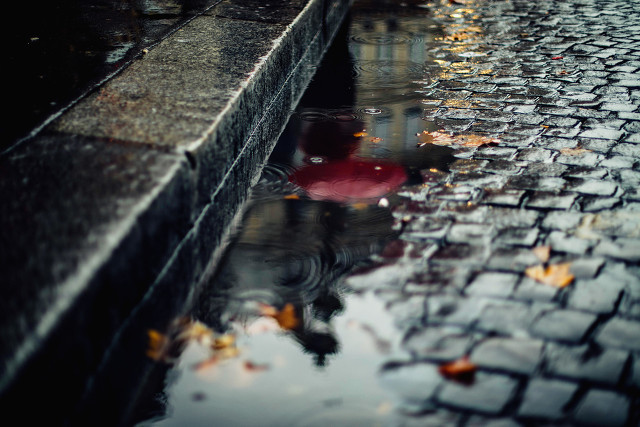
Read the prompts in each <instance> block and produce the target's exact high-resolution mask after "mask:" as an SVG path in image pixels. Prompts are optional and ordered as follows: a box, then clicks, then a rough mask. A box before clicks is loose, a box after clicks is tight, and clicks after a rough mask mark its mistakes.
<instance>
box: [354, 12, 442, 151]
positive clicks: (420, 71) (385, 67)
mask: <svg viewBox="0 0 640 427" xmlns="http://www.w3.org/2000/svg"><path fill="white" fill-rule="evenodd" d="M396 4H397V3H396ZM390 7H391V6H390ZM390 16H391V18H390ZM436 34H437V26H436V24H435V23H434V22H433V21H432V20H430V19H429V18H428V17H427V10H426V9H422V8H419V7H410V6H407V7H398V6H396V7H394V8H393V13H392V14H391V15H390V14H389V13H388V11H385V13H384V14H381V13H380V9H379V8H377V9H373V8H372V9H371V12H369V10H368V9H367V8H366V2H364V3H363V4H362V7H359V4H356V5H355V6H354V9H353V22H352V24H351V44H350V47H349V49H350V52H351V54H352V55H353V57H354V59H355V61H356V70H357V81H356V88H357V90H356V108H358V109H359V110H360V111H361V113H362V116H363V118H364V120H365V128H366V129H367V132H368V134H369V136H370V137H378V138H382V139H383V141H381V142H379V143H376V144H363V145H362V147H361V150H360V153H359V154H361V155H365V156H374V157H378V156H384V157H388V156H391V157H394V155H393V153H398V152H401V151H405V150H407V149H409V148H411V149H415V143H416V138H415V134H416V133H418V132H421V131H422V130H424V129H425V123H424V122H423V121H422V120H421V119H420V116H421V113H422V108H421V107H420V105H419V102H418V101H419V99H420V98H421V97H422V95H421V94H420V93H419V92H418V91H420V90H422V89H424V86H425V84H426V83H425V78H426V76H425V63H426V61H427V52H426V45H427V44H428V43H429V42H430V41H432V40H433V38H434V36H435V35H436Z"/></svg>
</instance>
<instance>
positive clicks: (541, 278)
mask: <svg viewBox="0 0 640 427" xmlns="http://www.w3.org/2000/svg"><path fill="white" fill-rule="evenodd" d="M570 269H571V263H569V262H565V263H561V264H553V265H550V266H548V267H547V268H545V267H544V266H543V265H542V264H539V265H536V266H533V267H529V268H527V269H526V270H525V272H524V274H525V275H527V277H530V278H531V279H533V280H535V281H537V282H540V283H544V284H545V285H549V286H555V287H557V288H564V287H565V286H567V285H569V284H570V283H571V282H573V279H574V278H575V276H574V275H573V274H571V271H570Z"/></svg>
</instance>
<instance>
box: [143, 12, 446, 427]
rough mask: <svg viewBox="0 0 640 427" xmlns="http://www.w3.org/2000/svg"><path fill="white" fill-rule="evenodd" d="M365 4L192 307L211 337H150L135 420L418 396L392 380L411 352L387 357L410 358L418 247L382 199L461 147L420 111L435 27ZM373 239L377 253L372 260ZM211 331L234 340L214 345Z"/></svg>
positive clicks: (365, 414)
mask: <svg viewBox="0 0 640 427" xmlns="http://www.w3.org/2000/svg"><path fill="white" fill-rule="evenodd" d="M367 4H368V3H367V2H363V3H356V4H355V5H354V7H353V9H352V17H351V21H350V25H349V33H348V34H345V35H343V38H342V40H338V41H337V42H336V43H334V46H332V48H331V50H330V51H329V52H328V53H327V55H326V57H325V59H324V60H323V63H322V64H321V65H320V67H319V68H318V73H317V75H316V76H315V77H314V79H313V82H312V83H311V85H310V86H309V88H308V90H307V92H306V93H305V95H304V96H303V99H302V100H301V102H300V105H299V107H298V108H297V109H296V111H295V112H293V113H292V115H291V119H290V121H289V124H288V125H287V128H286V129H285V131H284V132H283V134H282V136H281V138H280V140H279V142H278V145H277V146H276V148H275V150H274V152H273V154H272V156H271V158H270V162H269V164H268V165H267V167H266V168H265V170H264V173H263V176H262V178H261V180H260V182H259V183H258V184H257V186H256V187H255V188H254V189H253V194H252V200H251V201H250V203H249V205H248V209H247V211H246V214H245V218H244V221H243V225H242V226H241V229H240V230H239V233H238V235H237V236H236V238H235V240H234V242H233V243H232V245H231V247H230V249H229V250H228V252H227V254H226V255H225V257H224V259H223V260H222V262H221V265H220V267H219V269H218V271H217V272H216V274H215V277H214V278H213V279H212V280H211V283H209V284H208V286H207V288H206V289H205V291H204V292H203V295H202V296H201V298H199V301H198V302H197V304H196V306H195V307H194V309H193V311H192V313H191V319H194V320H192V321H191V322H197V323H196V324H197V325H200V326H198V328H200V329H199V330H201V331H202V330H203V329H202V328H204V330H205V331H206V332H205V335H207V336H209V337H210V338H209V339H208V341H207V340H204V341H206V342H203V340H201V339H197V338H195V339H193V338H194V337H193V336H191V338H192V339H190V340H186V341H184V342H181V343H180V346H179V350H180V351H177V352H176V354H172V355H171V357H170V358H167V355H166V354H161V352H160V350H158V349H156V350H155V351H153V352H152V356H153V357H156V358H158V359H160V363H167V362H168V363H169V365H168V366H169V369H168V372H167V374H166V376H165V377H164V384H163V386H162V388H161V389H158V390H156V398H155V400H154V402H152V403H151V404H150V403H149V402H147V403H146V405H145V404H144V403H142V404H140V405H138V406H139V407H140V408H142V407H146V408H147V409H146V412H145V410H144V409H140V410H139V411H138V417H137V419H139V420H144V421H143V422H142V423H141V425H154V426H156V425H158V426H171V425H190V426H197V425H210V424H211V423H212V422H215V423H216V424H220V425H244V426H246V425H265V426H269V425H273V426H280V425H291V426H315V425H323V426H324V425H327V424H328V423H335V424H338V425H371V426H375V425H389V424H390V423H392V420H393V419H394V418H395V417H396V416H398V413H399V411H400V412H401V410H402V408H404V410H409V411H410V412H411V411H420V410H421V406H420V405H421V402H418V401H414V400H411V399H413V398H409V396H408V394H407V393H409V391H407V390H408V389H405V388H403V386H400V385H398V381H400V382H402V381H404V380H402V378H404V377H405V376H407V375H408V376H409V377H411V376H412V374H411V372H412V369H413V367H411V366H408V367H406V369H405V368H404V367H403V369H399V366H400V365H397V364H395V363H396V362H393V361H394V360H396V361H397V360H402V359H407V357H408V355H407V354H404V353H403V352H402V351H401V350H400V349H399V341H400V339H401V338H402V336H403V331H406V329H407V328H410V327H411V326H412V324H414V323H419V322H420V321H421V319H422V316H423V310H424V301H423V298H422V297H421V298H417V299H412V298H404V297H402V293H401V289H400V288H398V284H399V283H403V280H399V279H398V278H406V277H405V276H407V275H408V274H412V271H413V270H411V267H409V266H405V264H403V260H404V258H405V257H406V258H407V260H408V259H414V260H415V259H419V258H420V257H421V256H422V254H423V253H424V252H425V250H426V248H424V247H414V246H415V245H417V244H414V243H408V242H404V241H400V240H397V237H398V235H399V233H400V230H401V228H402V226H403V225H402V222H401V221H400V220H398V218H397V215H394V214H392V211H391V208H390V206H396V207H397V206H398V203H396V202H395V201H394V200H396V201H397V199H398V198H399V197H402V196H400V195H399V193H401V192H402V189H403V188H406V186H413V187H420V186H422V185H423V184H426V183H428V182H430V180H432V179H439V178H438V177H439V176H440V175H443V174H444V173H445V172H447V171H448V168H449V165H450V164H451V163H452V162H453V161H454V160H455V159H456V158H455V157H454V156H453V154H454V150H455V147H451V146H449V145H451V144H444V143H442V144H440V145H438V144H435V143H432V141H431V140H429V141H425V136H424V135H426V134H428V133H429V132H436V131H437V130H438V129H437V128H436V127H435V124H434V123H433V122H428V121H425V120H423V117H422V116H423V105H422V104H421V101H422V100H423V98H424V95H423V93H422V91H423V90H424V89H425V88H426V87H427V86H428V85H429V84H430V81H429V79H428V68H429V67H432V66H436V65H437V64H436V62H433V61H431V60H430V59H429V58H428V57H427V56H426V47H425V46H426V44H427V43H429V41H430V40H433V39H434V37H442V35H441V34H440V35H438V34H439V33H438V31H439V30H438V28H437V26H436V25H435V24H434V23H433V21H431V20H430V19H429V17H428V10H427V9H426V8H423V7H419V6H420V4H419V3H415V5H414V6H411V4H412V3H409V5H407V4H404V5H405V6H395V7H390V8H382V9H381V7H380V5H378V4H376V6H375V7H374V8H373V9H369V8H368V7H367ZM432 139H433V138H432ZM441 139H442V138H441ZM390 200H391V202H390ZM383 250H384V251H383ZM375 254H381V256H379V257H378V260H377V261H376V264H375V266H377V267H379V266H380V265H385V264H386V263H387V262H388V264H386V266H385V267H384V268H373V269H370V268H369V267H371V266H372V264H374V263H373V261H372V256H373V255H375ZM407 265H408V264H407ZM356 269H357V270H358V273H359V274H357V275H351V276H349V274H350V273H352V272H353V271H354V270H356ZM374 282H375V283H374ZM394 286H395V287H396V288H395V289H394ZM381 291H382V292H385V291H387V296H386V297H383V296H381V295H380V292H381ZM190 324H191V323H190ZM155 334H157V337H156V338H157V339H156V343H157V342H164V341H163V340H165V339H168V338H164V337H165V335H163V334H164V332H156V333H155ZM174 335H175V333H174ZM178 335H179V334H178ZM183 335H184V334H183ZM187 335H189V334H187ZM159 337H162V338H159ZM216 337H218V339H219V340H221V339H223V338H221V337H233V339H231V338H229V340H230V342H231V341H232V342H233V343H232V344H230V345H229V346H226V345H225V346H223V347H224V348H216V344H215V342H216ZM212 343H213V344H212ZM159 352H160V353H159ZM168 359H170V360H168ZM417 369H418V370H419V369H420V368H417ZM433 372H434V373H435V376H436V377H437V378H439V374H438V373H437V371H433ZM401 380H402V381H401ZM408 384H409V385H408V387H409V388H411V387H419V384H418V383H415V384H414V383H412V382H411V381H409V382H408ZM412 384H413V385H412ZM405 398H406V399H405ZM150 407H153V409H152V410H150V409H148V408H150Z"/></svg>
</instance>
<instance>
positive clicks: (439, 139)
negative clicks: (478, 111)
mask: <svg viewBox="0 0 640 427" xmlns="http://www.w3.org/2000/svg"><path fill="white" fill-rule="evenodd" d="M418 140H419V141H420V143H419V144H418V145H420V146H422V145H425V144H434V145H460V146H463V147H480V146H482V145H497V144H499V143H500V140H498V139H496V138H490V137H488V136H481V135H457V136H454V135H450V134H448V133H444V132H440V131H435V132H427V131H423V132H422V133H420V134H418Z"/></svg>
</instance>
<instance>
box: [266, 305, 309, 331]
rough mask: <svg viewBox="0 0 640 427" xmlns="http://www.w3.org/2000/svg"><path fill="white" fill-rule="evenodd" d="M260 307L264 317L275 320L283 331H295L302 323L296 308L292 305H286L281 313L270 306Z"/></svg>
mask: <svg viewBox="0 0 640 427" xmlns="http://www.w3.org/2000/svg"><path fill="white" fill-rule="evenodd" d="M259 307H260V312H261V313H262V315H263V316H268V317H272V318H274V319H275V320H276V322H278V325H280V327H281V328H282V329H295V328H296V327H297V326H298V324H299V323H300V322H299V320H298V317H297V316H296V310H295V307H294V306H293V304H291V303H286V304H285V306H284V307H283V308H282V310H280V311H278V310H277V309H276V308H275V307H272V306H270V305H268V304H260V306H259Z"/></svg>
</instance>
